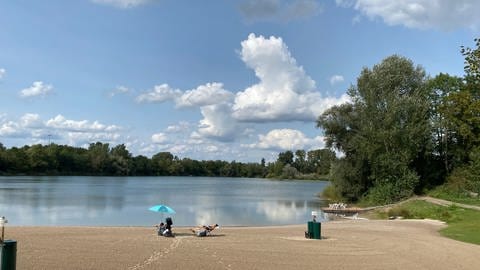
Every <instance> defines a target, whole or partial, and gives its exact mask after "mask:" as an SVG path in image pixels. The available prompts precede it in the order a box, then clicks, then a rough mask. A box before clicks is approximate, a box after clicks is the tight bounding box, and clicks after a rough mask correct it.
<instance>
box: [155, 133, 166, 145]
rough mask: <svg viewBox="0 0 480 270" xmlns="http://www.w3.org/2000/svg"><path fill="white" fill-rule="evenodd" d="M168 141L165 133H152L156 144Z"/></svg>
mask: <svg viewBox="0 0 480 270" xmlns="http://www.w3.org/2000/svg"><path fill="white" fill-rule="evenodd" d="M166 141H167V135H165V133H156V134H153V135H152V142H153V143H156V144H163V143H165V142H166Z"/></svg>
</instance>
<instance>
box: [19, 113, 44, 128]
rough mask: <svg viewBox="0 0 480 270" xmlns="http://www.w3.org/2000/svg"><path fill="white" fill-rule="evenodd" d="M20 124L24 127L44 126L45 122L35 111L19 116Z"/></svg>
mask: <svg viewBox="0 0 480 270" xmlns="http://www.w3.org/2000/svg"><path fill="white" fill-rule="evenodd" d="M20 125H21V126H22V127H25V128H44V127H45V124H44V123H43V122H42V120H41V119H40V115H38V114H35V113H26V114H24V115H23V116H22V117H21V118H20Z"/></svg>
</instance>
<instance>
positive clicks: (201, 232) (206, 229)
mask: <svg viewBox="0 0 480 270" xmlns="http://www.w3.org/2000/svg"><path fill="white" fill-rule="evenodd" d="M216 228H218V224H213V225H208V226H207V225H203V226H201V227H198V228H195V229H192V232H193V233H194V234H195V235H196V236H198V237H204V236H208V235H210V234H211V233H212V231H213V230H215V229H216Z"/></svg>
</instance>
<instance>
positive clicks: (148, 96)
mask: <svg viewBox="0 0 480 270" xmlns="http://www.w3.org/2000/svg"><path fill="white" fill-rule="evenodd" d="M181 95H182V91H180V90H178V89H173V88H171V87H170V86H169V85H168V84H161V85H156V86H155V87H154V88H153V89H152V90H150V91H147V92H145V93H143V94H141V95H139V96H138V97H137V98H136V100H137V102H140V103H142V102H151V103H153V102H156V103H157V102H164V101H167V100H175V99H177V98H178V97H180V96H181Z"/></svg>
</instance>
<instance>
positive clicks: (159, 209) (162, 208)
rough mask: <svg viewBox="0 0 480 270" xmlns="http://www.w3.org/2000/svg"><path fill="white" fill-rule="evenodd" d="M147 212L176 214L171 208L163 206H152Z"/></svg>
mask: <svg viewBox="0 0 480 270" xmlns="http://www.w3.org/2000/svg"><path fill="white" fill-rule="evenodd" d="M148 210H150V211H153V212H160V213H167V214H175V213H176V212H175V210H173V209H172V208H171V207H169V206H166V205H163V204H159V205H154V206H152V207H150V208H148Z"/></svg>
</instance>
